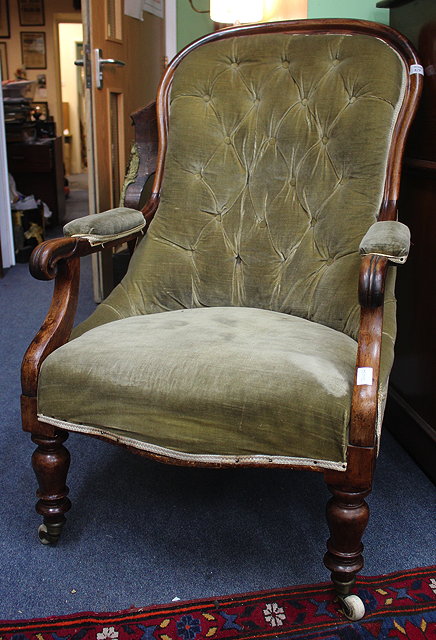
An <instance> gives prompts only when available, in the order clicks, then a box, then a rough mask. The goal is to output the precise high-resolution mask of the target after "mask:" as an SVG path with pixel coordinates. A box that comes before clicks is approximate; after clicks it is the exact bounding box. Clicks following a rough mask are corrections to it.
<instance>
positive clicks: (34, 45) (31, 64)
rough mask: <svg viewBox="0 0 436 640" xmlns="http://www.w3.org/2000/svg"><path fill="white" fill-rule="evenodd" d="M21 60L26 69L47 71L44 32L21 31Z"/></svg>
mask: <svg viewBox="0 0 436 640" xmlns="http://www.w3.org/2000/svg"><path fill="white" fill-rule="evenodd" d="M20 37H21V58H22V61H23V65H24V66H25V67H26V69H47V53H46V47H45V33H44V31H21V32H20Z"/></svg>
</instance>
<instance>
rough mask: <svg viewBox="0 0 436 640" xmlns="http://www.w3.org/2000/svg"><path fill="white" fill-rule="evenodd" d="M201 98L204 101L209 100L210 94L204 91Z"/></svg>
mask: <svg viewBox="0 0 436 640" xmlns="http://www.w3.org/2000/svg"><path fill="white" fill-rule="evenodd" d="M203 100H204V101H205V102H210V95H209V94H208V93H205V94H204V96H203Z"/></svg>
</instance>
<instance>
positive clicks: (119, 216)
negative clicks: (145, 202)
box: [64, 207, 146, 246]
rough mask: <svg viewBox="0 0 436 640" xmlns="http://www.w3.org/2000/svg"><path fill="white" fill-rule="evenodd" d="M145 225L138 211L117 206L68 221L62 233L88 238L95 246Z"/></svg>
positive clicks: (114, 239) (117, 238)
mask: <svg viewBox="0 0 436 640" xmlns="http://www.w3.org/2000/svg"><path fill="white" fill-rule="evenodd" d="M145 225H146V221H145V219H144V216H143V215H142V213H141V212H140V211H137V210H136V209H127V208H126V207H118V208H117V209H110V210H109V211H104V212H103V213H96V214H94V215H91V216H85V217H83V218H77V219H76V220H72V221H71V222H68V223H67V224H66V225H65V226H64V235H65V236H66V237H70V238H81V239H84V240H88V242H89V244H90V245H91V246H96V245H103V244H105V243H107V242H113V241H116V240H120V239H122V238H125V237H127V236H131V235H132V234H134V233H137V232H139V231H142V229H143V228H144V227H145Z"/></svg>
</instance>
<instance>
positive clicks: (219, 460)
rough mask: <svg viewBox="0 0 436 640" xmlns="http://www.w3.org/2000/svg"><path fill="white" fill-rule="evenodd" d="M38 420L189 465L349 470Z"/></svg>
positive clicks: (330, 464)
mask: <svg viewBox="0 0 436 640" xmlns="http://www.w3.org/2000/svg"><path fill="white" fill-rule="evenodd" d="M38 419H39V420H40V421H41V422H46V423H47V424H51V425H53V426H54V427H59V428H60V429H65V430H66V431H74V432H77V433H85V434H89V435H95V436H103V437H104V438H107V439H108V440H113V441H115V442H119V443H121V444H125V445H128V446H131V447H135V448H136V449H140V450H141V451H145V452H147V453H150V454H154V455H158V456H162V457H166V458H172V459H173V460H180V461H185V462H198V463H204V464H222V465H236V464H242V465H243V464H244V463H245V464H265V465H266V466H267V465H268V464H274V465H275V466H285V467H286V466H302V467H303V466H304V467H312V466H316V467H319V468H320V469H332V470H335V471H346V469H347V464H346V462H333V461H330V460H313V459H310V458H294V457H291V456H272V455H262V454H255V455H217V454H197V453H186V452H185V451H177V450H176V449H169V448H167V447H161V446H158V445H155V444H151V443H149V442H144V441H142V440H136V439H134V438H129V437H127V436H122V435H118V434H115V433H112V432H110V431H108V430H106V429H101V428H98V427H91V426H88V425H81V424H75V423H73V422H65V421H64V420H58V419H57V418H51V417H50V416H45V415H44V414H41V413H38Z"/></svg>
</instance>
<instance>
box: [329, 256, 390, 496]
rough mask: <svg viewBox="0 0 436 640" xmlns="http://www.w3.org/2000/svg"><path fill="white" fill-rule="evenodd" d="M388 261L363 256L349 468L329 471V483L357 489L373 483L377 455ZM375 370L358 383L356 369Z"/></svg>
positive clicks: (382, 258) (360, 276) (360, 275)
mask: <svg viewBox="0 0 436 640" xmlns="http://www.w3.org/2000/svg"><path fill="white" fill-rule="evenodd" d="M388 264H389V261H388V259H387V258H385V257H380V256H374V255H371V256H363V257H362V260H361V265H360V274H359V302H360V306H361V312H360V329H359V337H358V346H357V359H356V379H355V381H354V388H353V396H352V402H351V416H350V434H349V446H348V468H349V470H348V471H347V472H346V473H345V474H344V473H338V472H335V471H333V472H327V473H326V474H325V478H326V482H327V483H328V484H331V485H335V486H341V485H344V486H345V484H344V483H351V484H352V485H353V486H354V487H355V488H356V489H357V488H365V489H368V488H370V486H371V482H372V475H373V467H374V464H375V458H376V432H375V426H376V422H377V400H378V398H377V395H378V381H379V373H380V352H381V341H382V330H383V303H384V290H385V281H386V273H387V268H388ZM361 367H370V368H371V369H372V384H360V385H357V371H358V369H359V368H361Z"/></svg>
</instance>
